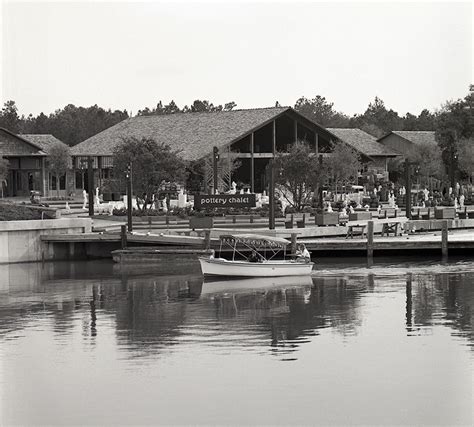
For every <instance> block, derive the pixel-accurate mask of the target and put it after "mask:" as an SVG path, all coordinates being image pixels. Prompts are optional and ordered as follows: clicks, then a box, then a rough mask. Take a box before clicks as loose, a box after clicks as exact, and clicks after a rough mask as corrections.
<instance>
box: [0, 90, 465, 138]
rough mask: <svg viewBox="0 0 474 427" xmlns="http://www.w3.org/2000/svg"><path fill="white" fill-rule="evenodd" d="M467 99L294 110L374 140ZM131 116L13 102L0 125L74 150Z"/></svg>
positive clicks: (440, 116)
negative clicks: (436, 105)
mask: <svg viewBox="0 0 474 427" xmlns="http://www.w3.org/2000/svg"><path fill="white" fill-rule="evenodd" d="M469 96H471V101H470V102H472V95H468V97H469ZM468 97H466V100H467V98H468ZM466 100H464V101H466ZM462 101H463V100H458V101H455V102H447V103H446V104H445V105H443V106H442V107H441V109H440V110H439V111H437V112H432V111H430V110H428V109H424V110H423V111H421V113H420V114H418V115H414V114H411V113H407V114H405V115H404V116H400V115H399V114H398V113H397V112H396V111H394V110H393V109H389V108H387V107H386V106H385V103H384V101H383V100H382V99H380V98H379V97H375V99H374V101H373V102H370V103H369V105H368V106H367V109H366V110H365V111H364V113H362V114H355V115H354V116H352V117H350V116H348V115H347V114H345V113H342V112H339V111H337V110H336V109H335V107H334V103H332V102H330V101H328V100H327V99H326V98H325V97H324V96H321V95H316V96H315V97H314V98H306V97H304V96H303V97H300V98H299V99H297V100H296V102H295V104H294V108H295V110H296V111H298V112H299V113H301V114H302V115H304V116H306V117H308V118H309V119H311V120H314V121H315V122H316V123H319V124H320V125H321V126H323V127H339V128H359V129H362V130H364V131H366V132H368V133H369V134H371V135H373V136H375V137H380V136H382V135H384V134H386V133H388V132H390V131H392V130H433V131H434V130H437V128H438V127H439V124H440V123H441V124H445V123H446V122H449V120H445V117H446V114H444V113H446V112H451V113H454V112H455V110H459V109H461V110H462V107H463V106H461V107H460V106H459V105H458V104H459V102H461V103H462ZM275 106H280V103H279V102H278V101H277V102H276V103H275ZM235 107H237V104H236V103H235V102H233V101H231V102H227V103H225V104H224V105H221V104H218V105H214V104H213V103H212V102H210V101H208V100H195V101H194V102H193V103H192V104H190V105H189V106H188V105H185V106H184V107H182V108H180V107H179V106H178V105H177V104H176V103H175V102H174V101H173V100H172V101H171V102H169V103H168V104H164V103H163V102H162V101H159V102H158V103H157V104H156V106H155V107H152V108H150V107H145V108H143V109H140V110H138V112H137V115H138V116H149V115H160V114H173V113H179V112H181V113H182V112H216V111H231V110H232V109H234V108H235ZM456 112H457V113H459V112H460V111H456ZM129 117H130V114H129V113H128V112H127V110H123V111H122V110H114V111H112V110H110V109H108V110H106V109H104V108H101V107H99V106H98V105H93V106H90V107H76V106H75V105H72V104H69V105H66V106H65V107H64V108H62V109H58V110H56V111H54V113H51V114H49V115H46V114H44V113H40V114H38V115H37V116H33V115H32V114H29V115H28V116H25V115H20V114H19V113H18V108H17V106H16V103H15V101H12V100H10V101H7V102H5V104H4V106H3V108H2V110H1V112H0V126H1V127H4V128H7V129H8V130H10V131H12V132H14V133H24V134H28V133H39V134H44V133H50V134H52V135H54V136H55V137H56V138H58V139H60V140H61V141H63V142H65V143H66V144H68V145H70V146H72V145H75V144H77V143H79V142H81V141H84V140H85V139H87V138H89V137H91V136H93V135H95V134H97V133H99V132H101V131H102V130H104V129H107V128H108V127H110V126H113V125H115V124H117V123H118V122H120V121H122V120H124V119H127V118H129ZM450 124H451V123H450ZM461 133H462V132H461Z"/></svg>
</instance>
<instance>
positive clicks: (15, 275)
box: [0, 260, 474, 425]
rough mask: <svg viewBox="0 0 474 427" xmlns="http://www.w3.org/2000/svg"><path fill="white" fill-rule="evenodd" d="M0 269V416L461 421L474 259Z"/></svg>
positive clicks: (473, 374) (473, 331) (470, 371)
mask: <svg viewBox="0 0 474 427" xmlns="http://www.w3.org/2000/svg"><path fill="white" fill-rule="evenodd" d="M363 262H364V261H361V260H350V261H349V262H347V261H345V260H343V261H341V260H339V261H338V262H335V261H331V260H324V261H323V262H321V263H319V264H318V268H317V271H315V275H314V276H313V277H312V278H307V279H283V280H279V279H276V280H274V279H270V280H269V279H253V280H241V281H228V282H211V283H203V280H202V278H201V277H200V275H199V274H189V275H184V274H181V275H179V273H180V271H179V270H180V266H176V271H177V273H178V274H177V275H167V276H160V275H159V273H157V272H152V271H148V272H147V271H145V270H144V269H138V270H127V271H120V270H118V269H116V268H114V266H113V265H112V264H111V263H108V262H85V263H72V264H71V263H69V264H66V263H51V264H46V265H44V266H42V265H41V264H29V265H10V266H0V411H1V412H0V424H1V425H15V424H22V425H39V424H41V425H45V424H46V425H54V424H56V425H58V424H60V425H65V424H75V425H79V424H80V425H118V424H133V425H137V424H139V425H143V424H155V425H156V424H194V425H195V424H207V425H215V424H226V425H229V424H232V425H245V424H260V425H261V424H273V425H274V424H281V425H328V424H329V425H354V424H358V425H472V424H473V406H474V405H473V402H474V401H473V378H474V326H473V325H474V262H456V261H451V262H450V263H448V264H441V263H437V262H426V261H420V262H411V263H406V262H401V261H397V260H392V261H387V260H377V262H376V264H375V265H374V266H372V267H371V268H367V267H365V266H362V267H360V265H363V264H362V263H363Z"/></svg>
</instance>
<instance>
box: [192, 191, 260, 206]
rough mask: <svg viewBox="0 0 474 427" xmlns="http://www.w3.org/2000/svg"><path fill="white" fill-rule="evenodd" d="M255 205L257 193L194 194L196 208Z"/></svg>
mask: <svg viewBox="0 0 474 427" xmlns="http://www.w3.org/2000/svg"><path fill="white" fill-rule="evenodd" d="M254 207H255V194H216V195H209V194H200V195H196V196H194V209H206V208H254Z"/></svg>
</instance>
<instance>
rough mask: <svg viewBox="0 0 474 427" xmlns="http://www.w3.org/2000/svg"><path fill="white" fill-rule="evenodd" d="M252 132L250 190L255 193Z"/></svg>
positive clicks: (252, 139) (251, 137) (251, 139)
mask: <svg viewBox="0 0 474 427" xmlns="http://www.w3.org/2000/svg"><path fill="white" fill-rule="evenodd" d="M254 152H255V146H254V133H253V132H252V133H251V134H250V192H251V193H255V159H254Z"/></svg>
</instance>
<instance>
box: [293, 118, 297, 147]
mask: <svg viewBox="0 0 474 427" xmlns="http://www.w3.org/2000/svg"><path fill="white" fill-rule="evenodd" d="M293 127H294V136H295V142H296V141H298V122H297V121H296V119H295V121H294V126H293Z"/></svg>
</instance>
